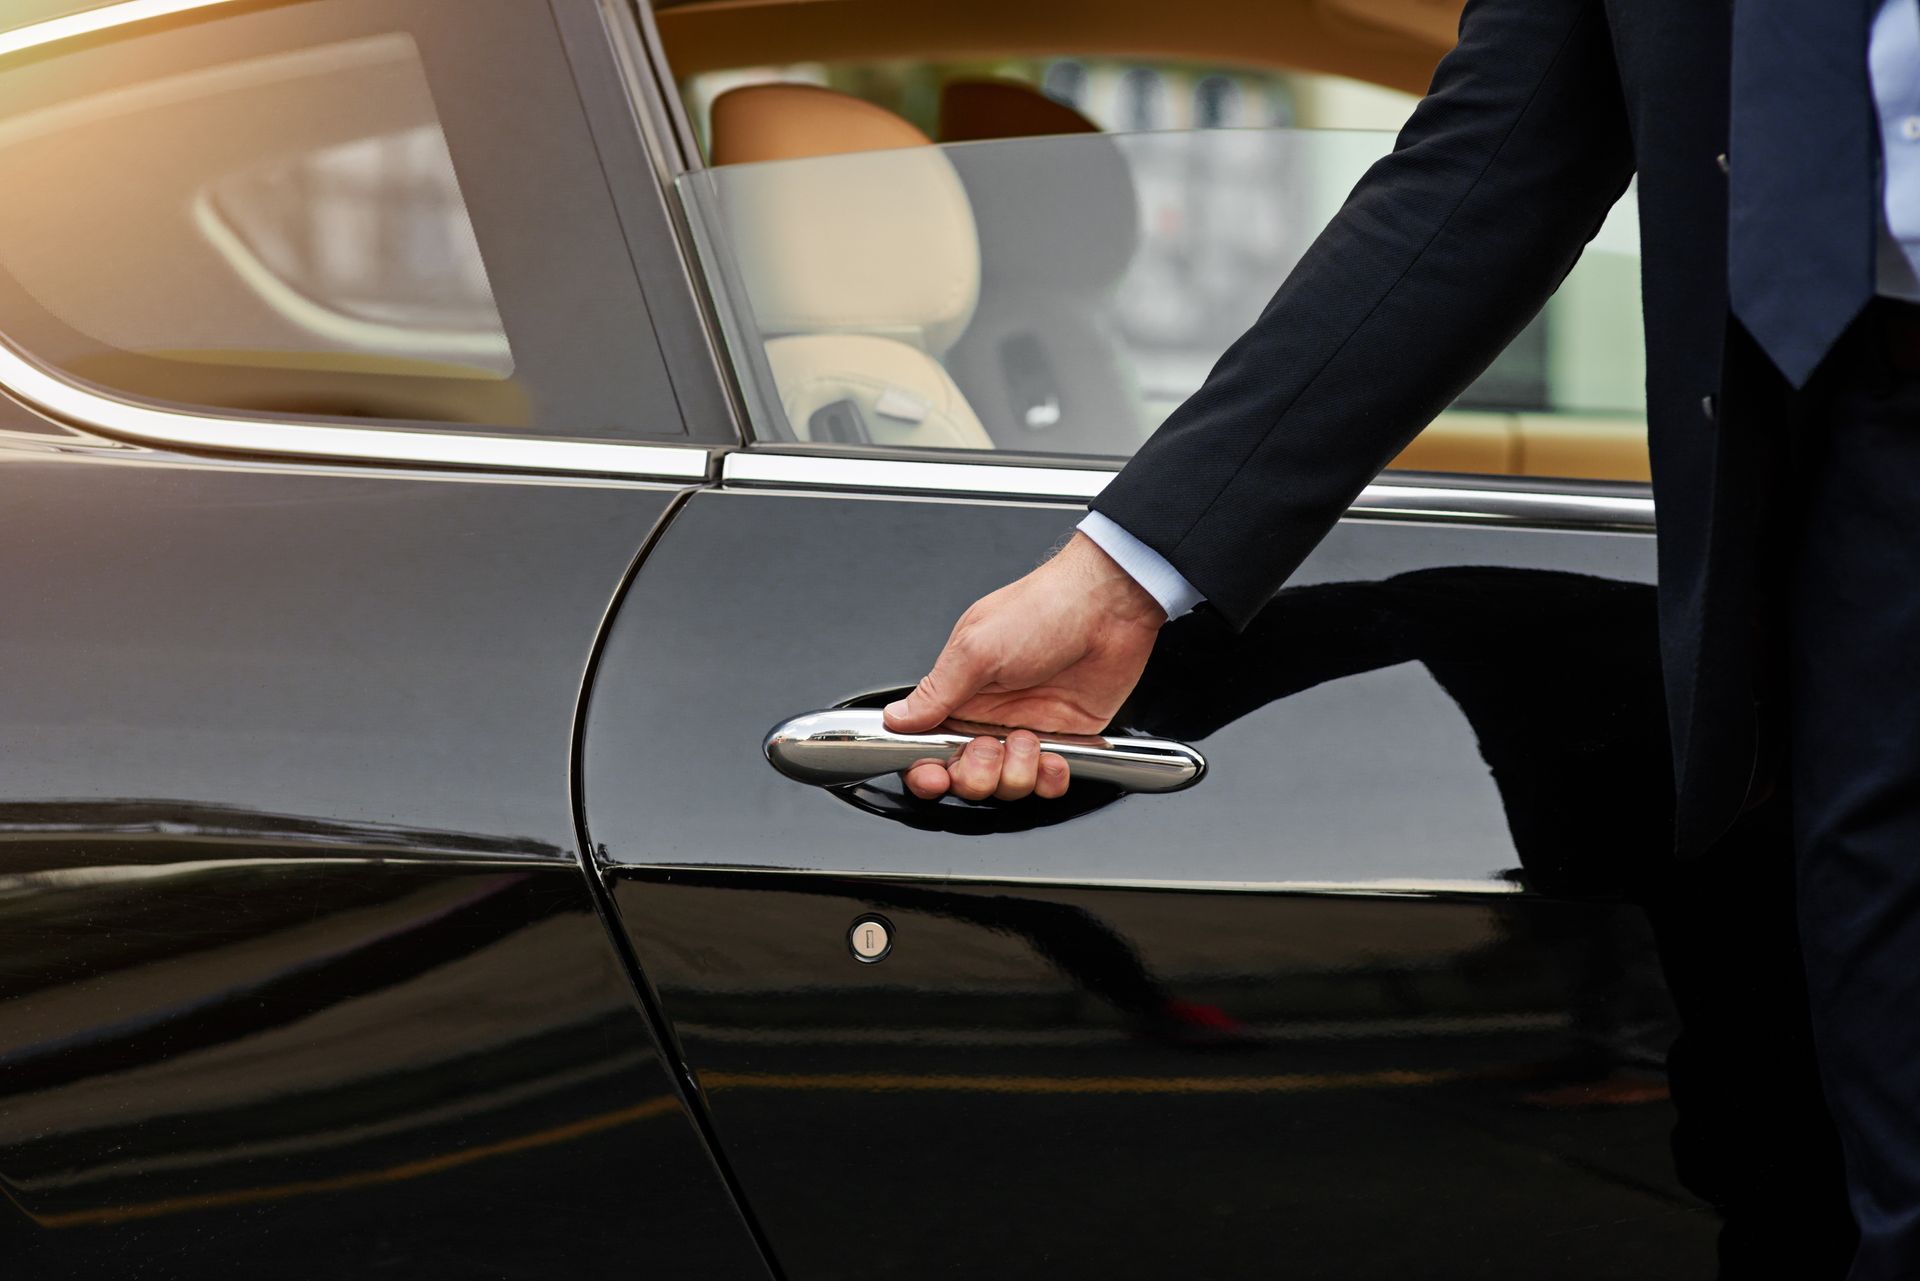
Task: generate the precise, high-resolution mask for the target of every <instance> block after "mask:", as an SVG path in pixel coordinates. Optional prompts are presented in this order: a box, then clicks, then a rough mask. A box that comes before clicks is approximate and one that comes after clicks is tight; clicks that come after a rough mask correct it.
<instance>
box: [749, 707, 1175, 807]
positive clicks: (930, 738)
mask: <svg viewBox="0 0 1920 1281" xmlns="http://www.w3.org/2000/svg"><path fill="white" fill-rule="evenodd" d="M980 732H981V733H992V734H996V735H998V736H1001V737H1004V735H1003V734H1001V733H1000V731H998V730H989V729H982V730H981V731H980ZM976 737H978V735H976V734H967V733H963V732H958V731H951V730H937V731H935V732H933V733H931V734H896V733H894V732H893V731H892V730H889V729H888V728H887V727H886V725H885V723H884V722H883V721H882V720H881V714H880V711H879V710H878V709H877V708H866V707H840V708H830V709H828V710H826V711H821V712H808V713H807V714H806V715H805V716H796V717H794V718H793V719H792V720H790V721H783V722H781V723H780V724H778V725H776V726H774V727H773V729H772V730H770V731H769V732H768V733H767V740H766V742H765V743H764V744H762V750H763V751H765V752H766V754H767V760H768V761H770V762H771V763H772V765H773V767H774V768H775V769H777V770H779V771H780V772H781V773H782V774H785V775H786V776H787V777H788V778H791V779H797V780H798V781H800V782H802V783H812V784H813V785H814V786H816V787H839V786H842V785H844V784H848V783H859V782H863V781H865V780H866V779H869V778H878V777H879V776H880V775H882V774H897V773H899V772H900V771H901V770H904V769H906V768H907V767H908V766H910V765H912V764H913V763H914V762H915V761H922V760H926V759H927V758H928V757H934V758H937V759H941V760H944V759H946V758H947V757H949V756H952V755H953V754H954V753H955V752H957V751H959V750H960V749H961V748H962V747H964V746H966V745H967V743H969V742H971V741H972V740H973V739H974V738H976ZM1040 750H1041V751H1043V752H1058V753H1059V754H1060V755H1061V756H1063V757H1065V758H1066V761H1067V765H1068V767H1069V769H1070V770H1071V771H1072V775H1071V776H1072V777H1073V778H1074V779H1077V780H1081V781H1086V782H1095V783H1108V784H1111V785H1113V786H1114V787H1118V788H1122V789H1124V790H1125V791H1129V792H1177V791H1179V790H1180V789H1181V788H1183V787H1192V786H1193V785H1194V784H1195V783H1198V782H1199V781H1200V776H1201V775H1203V774H1205V773H1206V772H1207V760H1206V757H1204V756H1202V755H1200V753H1198V752H1196V751H1194V750H1193V749H1192V748H1191V747H1188V746H1187V745H1186V744H1185V743H1176V742H1173V741H1172V740H1170V739H1164V738H1081V737H1078V736H1073V735H1056V736H1053V737H1048V736H1047V735H1044V734H1043V735H1041V736H1040Z"/></svg>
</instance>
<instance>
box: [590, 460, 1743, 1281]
mask: <svg viewBox="0 0 1920 1281" xmlns="http://www.w3.org/2000/svg"><path fill="white" fill-rule="evenodd" d="M1077 514H1078V513H1077V511H1076V510H1075V509H1071V508H1067V507H1064V506H1050V505H1045V504H1016V503H986V502H961V501H951V500H942V499H917V498H905V497H902V498H878V497H866V498H859V497H852V496H821V495H794V494H775V493H764V492H730V493H716V492H702V493H700V494H697V495H696V496H695V497H694V498H692V499H691V500H690V501H689V502H688V504H687V505H686V507H685V509H684V510H683V511H682V512H681V513H680V515H679V516H678V517H676V519H675V521H674V522H673V524H672V525H671V526H669V528H668V529H667V530H666V532H665V534H664V535H663V537H662V538H661V540H660V542H659V544H658V545H657V546H656V548H655V549H654V551H653V553H652V554H651V555H650V556H649V557H648V558H647V560H646V561H645V562H644V564H643V565H642V566H641V568H640V571H639V573H638V575H637V576H636V578H635V580H634V583H633V585H632V587H631V588H630V590H629V593H628V595H627V598H626V602H625V604H624V605H623V607H622V609H621V612H620V613H619V614H618V615H616V617H615V621H614V625H613V627H612V630H611V632H610V634H609V636H608V639H607V643H606V646H605V649H604V651H603V654H602V659H601V663H600V666H599V668H598V675H597V678H596V680H595V683H594V686H593V688H592V690H591V692H590V697H589V704H588V714H587V722H586V741H585V747H584V758H583V763H584V767H585V772H584V808H585V815H586V822H587V826H588V831H589V838H590V840H591V841H592V842H593V843H594V849H595V853H596V856H597V857H598V858H599V859H600V861H601V862H602V864H603V866H604V868H605V869H606V872H607V874H608V875H609V876H610V877H611V879H612V882H613V885H614V898H615V902H616V905H617V907H618V910H619V915H620V919H621V922H622V924H623V925H624V927H625V928H626V930H627V932H628V934H629V936H630V938H631V939H632V941H633V943H634V946H635V948H636V950H637V953H638V955H639V959H640V962H641V964H642V965H643V966H644V967H645V969H646V971H647V975H648V977H649V979H650V980H651V981H652V983H653V984H654V986H655V987H656V988H657V989H658V991H659V993H660V996H661V999H662V1002H663V1004H664V1008H665V1011H666V1013H667V1015H668V1016H669V1017H670V1018H671V1020H672V1023H673V1026H674V1029H675V1034H676V1036H677V1037H678V1039H679V1042H680V1044H681V1046H682V1047H683V1050H684V1053H685V1056H686V1059H687V1062H688V1063H689V1065H690V1066H691V1067H692V1068H693V1069H694V1071H695V1073H696V1074H697V1076H698V1078H699V1080H700V1083H701V1086H702V1090H703V1094H704V1096H705V1097H706V1098H707V1100H708V1101H709V1104H710V1106H711V1109H712V1114H713V1120H714V1124H715V1127H716V1132H717V1134H718V1136H719V1138H720V1141H721V1143H722V1145H723V1147H724V1148H725V1150H726V1152H727V1154H728V1158H729V1160H730V1162H731V1163H732V1165H733V1168H734V1170H735V1172H736V1173H737V1174H738V1176H739V1178H740V1180H741V1184H742V1187H743V1189H744V1190H745V1192H746V1194H747V1196H748V1197H749V1199H750V1200H751V1201H752V1203H753V1204H754V1206H755V1208H756V1210H757V1212H758V1213H759V1215H760V1216H761V1219H762V1222H763V1224H764V1226H765V1228H766V1230H767V1233H768V1236H769V1239H770V1241H771V1243H772V1245H773V1248H774V1249H775V1251H776V1253H777V1255H778V1257H779V1258H780V1260H781V1262H782V1265H783V1266H784V1267H785V1269H786V1270H787V1271H788V1273H789V1274H790V1275H791V1276H794V1277H797V1278H813V1277H820V1278H827V1277H838V1276H846V1275H855V1274H858V1275H869V1276H878V1277H901V1278H908V1277H923V1276H929V1275H953V1276H971V1275H1012V1276H1040V1275H1043V1274H1045V1275H1054V1274H1057V1272H1058V1270H1059V1269H1060V1267H1061V1266H1062V1265H1063V1263H1064V1264H1067V1265H1069V1266H1071V1267H1072V1268H1074V1269H1076V1270H1079V1269H1084V1270H1085V1273H1086V1274H1087V1275H1112V1276H1122V1277H1136V1276H1137V1277H1160V1276H1167V1275H1177V1274H1186V1275H1205V1276H1239V1275H1252V1274H1255V1273H1257V1272H1259V1271H1261V1270H1263V1269H1270V1268H1272V1267H1274V1266H1276V1265H1277V1264H1278V1263H1280V1262H1282V1261H1284V1263H1285V1266H1286V1268H1287V1270H1288V1272H1289V1274H1290V1275H1301V1276H1329V1277H1334V1276H1372V1275H1402V1274H1408V1275H1421V1276H1449V1277H1451V1276H1458V1277H1489V1276H1515V1277H1522V1276H1524V1277H1532V1276H1538V1275H1544V1274H1551V1275H1555V1276H1564V1277H1582V1278H1588V1277H1590V1278H1602V1277H1608V1278H1610V1277H1644V1276H1654V1275H1659V1276H1689V1275H1696V1274H1704V1272H1705V1271H1706V1269H1708V1268H1709V1267H1710V1263H1709V1260H1710V1259H1711V1257H1712V1252H1713V1234H1714V1231H1715V1222H1714V1219H1713V1217H1712V1215H1711V1214H1710V1213H1709V1212H1708V1211H1707V1210H1706V1209H1705V1207H1704V1206H1702V1205H1701V1204H1700V1203H1699V1202H1697V1201H1696V1200H1694V1199H1693V1198H1692V1197H1691V1196H1690V1195H1689V1194H1688V1193H1687V1192H1686V1191H1684V1190H1683V1189H1682V1188H1681V1186H1680V1185H1679V1183H1678V1182H1677V1180H1676V1177H1675V1174H1674V1172H1673V1166H1672V1163H1671V1161H1670V1160H1669V1157H1668V1153H1667V1133H1668V1129H1669V1127H1670V1125H1671V1122H1672V1113H1671V1112H1670V1110H1669V1107H1668V1105H1667V1103H1666V1101H1665V1099H1666V1087H1665V1078H1664V1076H1663V1075H1662V1073H1661V1070H1660V1062H1661V1059H1662V1056H1663V1055H1664V1052H1665V1049H1666V1044H1667V1042H1668V1041H1669V1040H1670V1039H1671V1037H1672V1035H1673V1032H1674V1028H1675V1020H1674V1012H1673V1006H1672V1004H1671V1001H1670V999H1669V997H1668V994H1667V989H1666V985H1665V982H1664V981H1663V977H1662V972H1661V967H1660V964H1659V961H1658V960H1657V959H1656V956H1655V950H1654V942H1653V933H1652V931H1651V928H1650V925H1649V922H1648V920H1647V918H1646V916H1645V914H1644V913H1643V912H1641V911H1640V910H1639V908H1638V907H1636V906H1633V905H1631V904H1630V903H1629V902H1627V901H1625V899H1626V897H1627V896H1632V897H1633V898H1646V897H1648V892H1649V888H1650V885H1651V884H1652V883H1653V882H1656V881H1657V880H1658V879H1659V872H1658V869H1662V868H1664V867H1665V866H1666V864H1665V863H1664V861H1663V856H1664V854H1665V851H1666V850H1667V849H1668V848H1669V847H1670V843H1671V842H1670V836H1669V833H1668V829H1667V826H1666V816H1667V814H1668V813H1669V812H1670V805H1671V801H1670V793H1669V792H1668V790H1667V788H1668V785H1667V784H1666V782H1665V777H1666V776H1665V766H1664V762H1665V759H1666V756H1665V752H1664V740H1663V739H1662V738H1661V733H1662V730H1661V726H1662V720H1661V716H1660V702H1659V684H1658V671H1657V663H1656V658H1655V650H1654V632H1653V614H1652V593H1651V588H1650V587H1649V585H1648V584H1649V580H1650V578H1651V575H1652V563H1651V553H1652V542H1651V539H1650V538H1648V537H1646V536H1644V535H1626V534H1611V533H1595V532H1581V531H1550V530H1533V529H1518V528H1491V527H1478V528H1476V527H1471V526H1462V525H1447V524H1439V523H1413V522H1386V521H1351V522H1348V523H1346V524H1344V525H1343V526H1342V527H1341V528H1340V529H1339V530H1338V531H1336V532H1335V534H1334V535H1333V536H1332V538H1331V539H1330V540H1329V541H1328V542H1327V543H1326V544H1325V545H1324V546H1323V547H1322V548H1321V550H1320V551H1319V552H1318V553H1316V555H1315V557H1314V558H1313V559H1312V560H1311V561H1310V562H1309V563H1308V565H1307V566H1306V568H1305V570H1304V571H1303V572H1302V574H1301V575H1300V576H1299V577H1298V578H1297V579H1296V580H1295V582H1294V584H1292V585H1291V586H1290V587H1289V588H1288V590H1287V591H1285V592H1283V593H1282V594H1281V596H1280V597H1279V598H1278V599H1276V601H1275V602H1274V604H1273V605H1272V606H1271V607H1270V608H1269V609H1268V610H1267V611H1266V612H1265V613H1264V614H1263V615H1262V616H1261V618H1260V619H1259V620H1257V622H1256V623H1255V625H1254V626H1253V627H1251V628H1250V629H1248V631H1247V632H1245V633H1244V634H1240V635H1235V634H1233V633H1230V632H1228V631H1227V630H1226V629H1225V628H1222V627H1219V626H1218V625H1216V624H1213V623H1211V622H1209V621H1208V620H1207V619H1206V618H1204V617H1196V618H1194V619H1191V620H1187V621H1184V622H1182V623H1179V624H1176V625H1175V626H1174V627H1172V628H1170V629H1169V630H1168V632H1167V633H1165V634H1164V635H1163V638H1162V642H1161V645H1160V647H1159V649H1158V651H1157V653H1156V658H1155V661H1154V663H1153V665H1152V667H1151V668H1150V669H1149V673H1148V676H1147V678H1146V679H1145V680H1144V681H1143V683H1142V687H1141V690H1140V692H1139V694H1138V696H1137V697H1136V699H1135V700H1134V701H1133V703H1132V705H1131V706H1130V707H1129V708H1128V709H1127V710H1126V711H1125V712H1124V713H1123V720H1124V721H1125V723H1127V724H1128V725H1129V726H1131V727H1133V728H1136V729H1139V730H1141V731H1144V732H1147V733H1154V734H1162V735H1167V736H1171V737H1178V738H1182V739H1185V740H1187V741H1191V742H1193V743H1195V745H1196V746H1198V747H1200V748H1201V749H1202V750H1203V751H1204V752H1205V753H1206V754H1207V757H1208V759H1209V762H1210V767H1209V773H1208V776H1207V777H1206V779H1204V780H1203V781H1202V782H1201V783H1200V784H1199V785H1198V786H1197V787H1195V788H1193V789H1191V790H1189V791H1187V792H1183V793H1178V794H1175V795H1170V796H1154V797H1127V798H1121V797H1115V796H1112V795H1111V794H1109V795H1104V796H1101V795H1095V796H1092V797H1088V796H1086V795H1084V794H1083V795H1082V796H1081V797H1080V798H1078V799H1077V800H1076V799H1074V798H1072V797H1070V798H1069V801H1068V802H1067V803H1063V804H1060V805H1055V806H1047V805H1045V804H1042V803H1033V804H1029V805H1025V806H1011V807H1009V806H996V805H984V806H962V805H958V804H954V803H951V802H949V803H945V804H943V805H940V806H927V805H924V804H921V803H918V802H914V801H912V800H910V799H905V798H902V797H900V796H899V795H898V794H897V790H896V792H895V793H894V794H893V795H892V796H891V797H890V799H889V803H887V804H882V803H880V798H881V797H883V796H885V795H886V794H887V792H888V784H886V783H884V782H882V783H878V784H875V785H872V786H871V787H869V788H867V789H863V793H864V794H853V793H849V794H838V795H837V794H835V793H831V792H827V791H823V790H820V789H816V788H809V787H807V786H804V785H802V784H798V783H794V782H792V781H790V780H788V779H786V778H784V777H781V776H779V775H778V774H776V773H774V772H773V771H772V770H771V769H770V768H769V767H768V766H767V765H766V763H765V762H764V761H763V760H762V759H760V755H759V742H760V736H761V734H762V733H764V731H765V729H766V727H767V726H768V725H771V724H772V723H774V722H775V721H777V720H779V719H781V718H782V717H784V716H787V715H790V714H793V713H796V712H800V711H804V710H808V709H811V708H814V707H821V706H827V705H830V704H833V703H836V702H840V701H844V700H847V699H849V698H857V697H860V696H862V695H866V694H870V693H871V692H872V691H876V690H885V689H888V688H891V687H896V686H900V685H904V684H907V683H910V682H911V681H912V680H913V679H914V678H915V677H916V676H917V675H918V674H919V672H920V670H921V669H922V667H923V665H924V664H925V662H926V661H927V659H928V658H929V657H930V656H931V655H932V654H933V653H934V652H935V650H936V649H937V647H938V645H939V642H940V641H941V639H943V635H944V630H945V627H946V625H947V622H948V621H949V620H951V619H952V618H953V617H954V616H955V615H956V614H957V613H958V612H959V610H960V609H961V608H963V607H964V605H965V604H966V603H967V602H968V601H970V600H972V599H973V598H974V597H975V596H977V595H979V594H981V593H983V592H985V591H987V590H990V589H991V588H992V587H994V586H997V585H998V584H999V583H1001V582H1004V581H1006V580H1007V579H1008V578H1010V577H1013V576H1015V575H1017V574H1018V573H1019V572H1021V570H1022V569H1024V568H1025V567H1026V566H1028V565H1030V564H1031V563H1032V562H1033V560H1034V558H1035V557H1036V555H1037V553H1038V552H1039V550H1040V549H1044V548H1045V547H1047V546H1048V545H1049V544H1050V543H1052V542H1053V541H1054V540H1056V539H1058V538H1059V537H1061V536H1063V535H1064V534H1065V532H1066V531H1067V530H1068V529H1069V528H1070V526H1071V524H1072V522H1073V521H1074V520H1075V519H1077ZM716 573H718V574H721V575H722V576H723V587H722V588H721V590H719V591H717V592H716V591H714V590H713V588H712V586H711V584H712V582H713V578H714V575H715V574H716ZM703 584H706V586H705V587H704V589H703V586H702V585H703ZM696 599H697V600H699V601H701V608H700V609H698V610H697V611H688V612H684V613H680V614H678V615H674V616H671V617H670V616H669V614H668V612H667V603H668V602H674V601H691V600H696ZM663 671H671V672H675V673H678V674H680V676H679V678H678V679H673V680H663V679H661V678H660V675H659V674H660V673H661V672H663ZM667 726H675V727H681V728H679V729H678V731H677V732H672V733H669V732H665V731H664V730H663V727H667ZM849 800H851V801H853V802H854V803H851V804H849V803H844V802H847V801H849ZM867 912H880V913H882V914H884V915H885V916H886V917H887V918H888V919H889V920H890V921H892V922H893V923H894V924H895V926H896V936H895V945H894V949H893V952H892V953H891V954H890V955H889V956H888V958H887V959H886V960H885V961H883V962H882V963H880V964H877V965H870V966H869V965H861V964H859V963H858V962H856V961H855V960H854V959H853V958H852V957H851V956H850V955H849V954H848V950H847V947H846V944H845V935H846V931H847V929H848V928H849V927H850V926H851V924H852V923H853V921H854V920H855V919H856V918H858V917H859V916H861V915H862V914H863V913H867ZM1595 1090H1600V1091H1601V1093H1600V1094H1599V1095H1598V1096H1597V1097H1606V1098H1612V1097H1615V1096H1616V1095H1618V1094H1620V1093H1621V1092H1624V1095H1625V1097H1627V1098H1630V1099H1631V1100H1632V1104H1631V1106H1624V1107H1621V1108H1617V1109H1613V1108H1588V1107H1585V1106H1582V1104H1583V1103H1584V1101H1585V1100H1587V1099H1589V1098H1591V1097H1596V1095H1595V1093H1594V1092H1595Z"/></svg>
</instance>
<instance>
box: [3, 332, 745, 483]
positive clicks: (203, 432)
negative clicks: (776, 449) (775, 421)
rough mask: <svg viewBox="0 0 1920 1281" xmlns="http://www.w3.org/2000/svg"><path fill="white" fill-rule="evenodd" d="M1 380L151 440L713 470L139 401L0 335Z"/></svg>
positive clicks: (683, 449)
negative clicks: (35, 359)
mask: <svg viewBox="0 0 1920 1281" xmlns="http://www.w3.org/2000/svg"><path fill="white" fill-rule="evenodd" d="M0 387H4V388H5V389H6V390H7V391H9V392H11V393H13V394H14V395H15V396H17V397H19V398H20V399H21V400H22V401H24V402H25V403H27V404H28V405H30V406H32V407H33V408H35V409H38V410H40V411H41V412H43V413H46V414H48V415H50V416H52V417H54V418H56V419H59V420H61V421H64V422H70V423H73V424H75V425H77V426H80V427H85V428H90V429H93V430H97V431H99V432H101V433H102V434H104V435H108V436H117V437H121V438H123V439H128V440H135V441H139V442H141V443H143V444H149V445H163V446H166V445H171V446H184V447H186V448H189V449H206V450H214V451H217V452H220V453H238V454H277V455H282V456H287V457H294V458H332V459H348V460H355V461H361V462H391V463H424V464H429V465H432V466H438V467H479V468H500V469H505V470H509V471H522V472H563V473H569V474H571V473H585V474H589V475H598V476H634V477H645V478H657V479H667V480H704V479H706V477H707V473H708V456H707V451H706V449H705V448H703V447H700V446H694V445H655V444H623V443H620V442H617V441H587V440H548V439H543V438H540V437H529V436H477V435H472V434H469V433H463V432H446V431H410V430H407V429H404V428H386V427H333V426H327V425H325V424H313V425H306V424H300V423H287V422H271V421H266V420H260V419H251V418H223V417H216V416H214V415H210V414H194V413H186V412H183V411H180V410H174V409H161V408H158V407H156V406H151V405H138V404H134V403H133V402H131V401H124V400H118V399H114V398H111V397H107V396H102V395H99V394H98V393H96V392H91V391H88V390H86V389H85V388H82V387H80V386H77V385H75V384H73V383H70V382H67V381H66V380H65V379H62V378H59V377H56V376H55V375H53V374H51V373H48V372H47V371H46V370H44V369H42V368H40V367H39V366H38V365H35V364H33V363H32V362H31V361H29V360H27V359H26V358H25V357H24V356H22V355H21V354H20V353H19V352H18V351H17V350H15V349H14V347H13V346H12V344H11V343H9V342H7V341H5V340H4V339H0Z"/></svg>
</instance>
